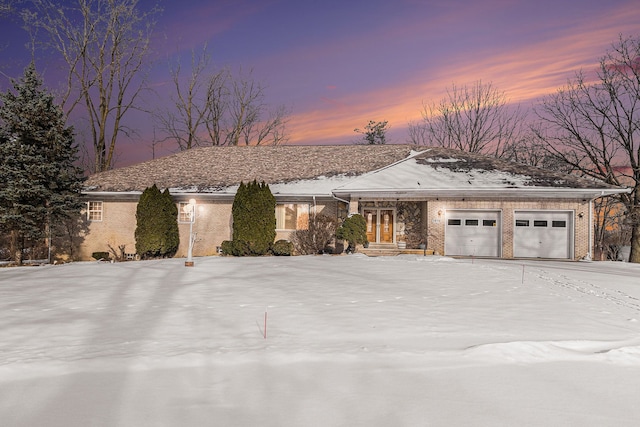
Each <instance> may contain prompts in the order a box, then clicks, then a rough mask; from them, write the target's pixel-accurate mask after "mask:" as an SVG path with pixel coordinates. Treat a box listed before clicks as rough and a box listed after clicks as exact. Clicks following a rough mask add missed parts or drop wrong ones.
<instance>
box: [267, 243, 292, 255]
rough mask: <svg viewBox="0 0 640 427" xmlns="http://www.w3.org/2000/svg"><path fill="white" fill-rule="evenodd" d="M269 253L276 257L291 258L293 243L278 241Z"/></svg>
mask: <svg viewBox="0 0 640 427" xmlns="http://www.w3.org/2000/svg"><path fill="white" fill-rule="evenodd" d="M271 253H273V254H274V255H276V256H291V254H292V253H293V243H291V242H289V241H287V240H278V241H277V242H275V243H274V244H273V246H272V247H271Z"/></svg>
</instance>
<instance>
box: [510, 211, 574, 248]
mask: <svg viewBox="0 0 640 427" xmlns="http://www.w3.org/2000/svg"><path fill="white" fill-rule="evenodd" d="M571 218H572V213H571V212H559V211H558V212H553V211H551V212H549V211H546V212H545V211H538V212H534V211H531V212H516V213H515V230H514V235H513V246H514V249H513V253H514V256H515V257H517V258H558V259H567V258H570V257H571V249H572V246H571V237H572V229H571V224H572V223H571Z"/></svg>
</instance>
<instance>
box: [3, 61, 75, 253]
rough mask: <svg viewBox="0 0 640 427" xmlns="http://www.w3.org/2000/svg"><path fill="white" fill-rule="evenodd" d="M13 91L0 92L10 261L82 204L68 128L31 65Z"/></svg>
mask: <svg viewBox="0 0 640 427" xmlns="http://www.w3.org/2000/svg"><path fill="white" fill-rule="evenodd" d="M12 84H13V90H8V91H7V92H6V93H0V182H1V183H2V185H1V186H0V232H1V233H2V234H3V235H9V236H10V241H11V252H12V255H13V258H14V261H15V262H16V263H18V264H21V263H22V259H23V255H24V251H25V249H26V248H27V247H28V246H29V245H35V244H37V243H38V242H39V241H40V242H42V243H44V239H45V238H46V237H49V236H50V231H51V228H52V227H53V226H55V224H56V223H59V222H63V221H66V220H68V219H70V218H73V217H77V216H78V215H79V213H80V210H81V208H82V203H81V201H80V192H81V190H82V170H81V169H80V168H78V167H76V166H74V162H75V161H76V160H77V156H76V155H77V147H76V145H75V143H74V139H73V130H72V128H70V127H65V117H64V114H63V112H62V110H61V109H60V107H59V106H57V105H56V104H55V103H54V98H53V96H52V95H51V94H49V93H47V91H46V90H45V89H44V88H43V87H42V80H41V79H40V77H39V76H38V74H37V73H36V70H35V65H34V64H33V63H31V64H30V65H29V66H28V67H27V68H26V69H25V72H24V76H23V77H22V78H21V79H20V80H18V81H15V80H14V81H13V82H12Z"/></svg>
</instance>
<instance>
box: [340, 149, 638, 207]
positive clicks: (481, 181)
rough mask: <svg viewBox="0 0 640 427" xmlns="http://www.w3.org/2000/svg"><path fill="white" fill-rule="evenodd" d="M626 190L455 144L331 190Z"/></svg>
mask: <svg viewBox="0 0 640 427" xmlns="http://www.w3.org/2000/svg"><path fill="white" fill-rule="evenodd" d="M618 191H626V190H620V189H618V188H617V187H614V186H611V185H608V184H605V183H603V182H601V181H596V180H593V179H587V178H581V177H578V176H574V175H568V174H563V173H559V172H553V171H549V170H545V169H540V168H536V167H532V166H527V165H523V164H520V163H514V162H508V161H504V160H500V159H496V158H493V157H489V156H484V155H479V154H474V153H467V152H462V151H457V150H451V149H445V148H439V147H429V148H427V149H425V150H424V151H420V152H414V153H413V154H412V155H411V156H410V157H409V158H407V159H403V160H401V161H399V162H396V163H395V164H392V165H388V166H385V167H383V168H381V169H379V170H376V171H373V172H370V173H368V174H365V175H363V176H361V177H357V178H354V179H352V180H351V181H350V182H349V183H346V184H345V185H343V186H341V187H338V188H336V189H335V190H334V193H335V194H337V195H344V196H346V195H350V196H354V195H359V196H364V195H368V196H377V197H392V196H393V197H398V196H400V197H401V198H402V197H403V196H404V197H409V198H410V197H417V196H438V195H440V196H456V195H457V196H463V197H472V196H475V195H499V196H502V197H508V196H510V195H512V196H514V197H520V196H524V195H529V194H535V195H536V196H541V195H543V194H545V193H546V194H547V195H546V197H566V196H567V194H568V193H572V194H576V195H584V196H586V195H589V196H593V197H596V196H598V195H601V194H602V195H604V194H610V193H611V192H618Z"/></svg>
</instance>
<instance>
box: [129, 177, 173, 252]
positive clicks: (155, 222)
mask: <svg viewBox="0 0 640 427" xmlns="http://www.w3.org/2000/svg"><path fill="white" fill-rule="evenodd" d="M136 221H137V224H136V231H135V237H136V252H137V253H138V255H140V258H142V259H146V258H164V257H172V256H173V255H175V253H176V251H177V250H178V246H179V245H180V233H179V230H178V207H177V206H176V204H175V203H174V201H173V199H172V198H171V195H170V194H169V190H165V191H164V192H162V193H161V192H160V190H159V189H158V187H156V185H155V184H154V185H153V186H151V187H149V188H147V189H145V190H144V191H143V192H142V195H140V200H139V201H138V207H137V208H136Z"/></svg>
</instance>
